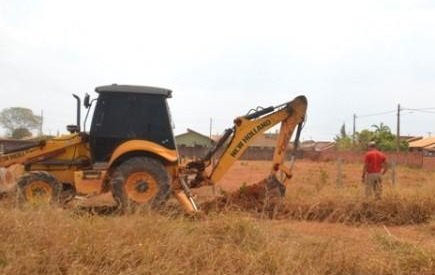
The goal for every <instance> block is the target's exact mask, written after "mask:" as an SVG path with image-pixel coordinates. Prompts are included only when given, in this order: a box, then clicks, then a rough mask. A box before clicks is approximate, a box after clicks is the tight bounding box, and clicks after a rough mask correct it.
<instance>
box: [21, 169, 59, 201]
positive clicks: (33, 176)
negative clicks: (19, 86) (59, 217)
mask: <svg viewBox="0 0 435 275" xmlns="http://www.w3.org/2000/svg"><path fill="white" fill-rule="evenodd" d="M17 187H18V202H19V203H20V204H22V203H30V204H33V205H41V204H51V203H57V202H59V199H60V194H61V192H62V185H61V184H60V183H59V182H58V181H57V179H56V178H55V177H54V176H53V175H50V174H49V173H47V172H43V171H35V172H28V173H26V174H24V175H23V176H22V177H21V178H20V179H19V180H18V182H17Z"/></svg>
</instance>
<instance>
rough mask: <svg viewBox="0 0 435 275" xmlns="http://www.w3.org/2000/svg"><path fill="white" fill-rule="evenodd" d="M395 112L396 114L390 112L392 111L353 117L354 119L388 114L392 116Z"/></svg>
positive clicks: (393, 111)
mask: <svg viewBox="0 0 435 275" xmlns="http://www.w3.org/2000/svg"><path fill="white" fill-rule="evenodd" d="M395 112H396V110H392V111H385V112H380V113H373V114H364V115H355V117H356V118H364V117H371V116H380V115H388V114H392V113H395Z"/></svg>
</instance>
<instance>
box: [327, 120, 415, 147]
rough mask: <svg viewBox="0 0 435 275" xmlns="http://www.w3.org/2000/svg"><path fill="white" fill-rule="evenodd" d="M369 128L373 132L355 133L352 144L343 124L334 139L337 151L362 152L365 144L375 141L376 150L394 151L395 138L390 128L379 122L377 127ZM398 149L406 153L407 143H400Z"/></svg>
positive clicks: (364, 130)
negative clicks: (355, 150)
mask: <svg viewBox="0 0 435 275" xmlns="http://www.w3.org/2000/svg"><path fill="white" fill-rule="evenodd" d="M371 128H373V129H374V130H369V129H363V130H361V131H360V132H356V139H355V140H356V142H355V144H352V140H351V138H349V136H348V135H346V130H345V126H344V124H343V126H342V127H341V129H340V134H339V135H337V136H336V137H335V138H334V140H335V142H336V143H337V148H338V150H350V149H357V150H363V151H364V150H366V149H367V144H368V143H369V142H370V141H375V142H376V144H377V146H378V148H379V149H380V150H382V151H395V150H396V146H397V145H396V144H397V143H396V136H395V135H393V134H392V133H391V129H390V127H388V126H387V125H385V124H384V123H382V122H381V123H380V124H379V125H376V124H374V125H372V126H371ZM399 149H400V150H401V151H406V150H407V149H408V143H407V142H406V141H401V142H400V148H399Z"/></svg>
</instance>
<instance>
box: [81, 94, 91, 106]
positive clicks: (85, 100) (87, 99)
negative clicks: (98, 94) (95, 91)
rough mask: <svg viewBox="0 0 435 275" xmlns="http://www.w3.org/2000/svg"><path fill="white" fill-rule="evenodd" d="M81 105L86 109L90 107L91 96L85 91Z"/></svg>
mask: <svg viewBox="0 0 435 275" xmlns="http://www.w3.org/2000/svg"><path fill="white" fill-rule="evenodd" d="M83 105H84V106H85V108H86V109H88V108H89V107H91V97H90V96H89V94H88V93H86V95H85V98H84V99H83Z"/></svg>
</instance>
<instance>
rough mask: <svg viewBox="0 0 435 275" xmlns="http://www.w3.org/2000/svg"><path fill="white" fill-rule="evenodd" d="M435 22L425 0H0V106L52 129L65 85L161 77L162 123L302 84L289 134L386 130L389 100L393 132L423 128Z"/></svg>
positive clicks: (434, 75) (241, 108)
mask: <svg viewBox="0 0 435 275" xmlns="http://www.w3.org/2000/svg"><path fill="white" fill-rule="evenodd" d="M434 30H435V1H431V0H415V1H405V0H366V1H352V0H329V1H322V0H319V1H314V0H305V1H292V0H287V1H275V0H269V1H255V0H250V1H244V0H231V1H230V0H220V1H207V0H202V1H201V0H198V1H196V0H195V1H194V0H184V1H169V0H159V1H146V0H143V1H139V0H138V1H133V0H123V1H111V0H93V1H89V0H86V1H85V0H75V1H63V0H40V1H38V0H33V1H32V0H20V1H14V0H0V110H3V109H4V108H8V107H17V106H19V107H25V108H29V109H32V110H33V111H34V113H35V114H38V115H40V114H41V113H42V114H43V117H44V125H43V131H44V132H45V133H47V134H56V133H58V132H60V133H64V132H66V128H65V125H67V124H74V123H75V110H76V109H75V100H74V99H73V97H72V96H71V94H73V93H75V94H77V95H79V96H81V97H82V96H84V94H85V93H89V94H90V95H91V96H92V97H96V96H97V94H96V93H95V92H94V89H95V87H97V86H101V85H108V84H113V83H117V84H132V85H147V86H156V87H164V88H168V89H171V90H172V91H173V98H171V99H169V105H170V108H171V113H172V118H173V120H174V125H175V129H174V132H175V134H180V133H183V132H185V131H186V129H187V128H190V129H193V130H195V131H198V132H201V133H203V134H209V133H210V130H211V132H212V133H213V134H220V133H222V132H223V131H224V130H225V129H226V128H229V127H232V121H233V119H234V118H235V117H237V116H240V115H244V114H246V113H247V112H248V111H249V110H250V109H253V108H257V107H258V106H262V107H268V106H275V105H279V104H282V103H284V102H287V101H290V100H292V99H293V98H294V97H296V96H298V95H305V96H306V97H307V98H308V104H309V106H308V114H307V121H306V125H305V128H304V130H303V132H302V140H311V139H314V140H332V139H333V138H334V137H335V136H336V135H337V134H338V133H339V132H340V128H341V126H342V125H343V124H344V125H345V127H346V131H347V132H348V133H349V134H350V133H351V132H352V128H353V121H354V120H353V117H354V115H356V119H355V126H356V130H357V131H360V130H362V129H372V130H373V128H371V126H372V125H379V124H380V123H384V124H386V125H387V126H389V127H390V128H391V130H392V132H393V133H396V125H397V109H398V105H399V104H400V107H401V109H400V110H401V111H400V130H401V134H402V135H415V136H417V135H419V136H429V135H435V123H434V120H435V100H434V99H435V50H434V49H435V31H434ZM426 108H427V109H426ZM411 109H413V110H411ZM89 124H90V122H88V123H87V125H89Z"/></svg>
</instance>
